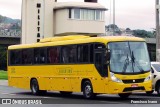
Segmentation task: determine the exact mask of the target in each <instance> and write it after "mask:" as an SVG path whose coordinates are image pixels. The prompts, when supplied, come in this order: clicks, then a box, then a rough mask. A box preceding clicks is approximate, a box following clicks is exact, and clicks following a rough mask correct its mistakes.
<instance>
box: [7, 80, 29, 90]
mask: <svg viewBox="0 0 160 107" xmlns="http://www.w3.org/2000/svg"><path fill="white" fill-rule="evenodd" d="M8 85H9V86H12V87H16V88H23V89H30V85H29V79H28V78H25V77H24V78H22V77H10V78H9V79H8Z"/></svg>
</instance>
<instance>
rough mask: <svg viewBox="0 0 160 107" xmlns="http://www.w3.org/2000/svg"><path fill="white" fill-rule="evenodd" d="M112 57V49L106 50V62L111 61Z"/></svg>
mask: <svg viewBox="0 0 160 107" xmlns="http://www.w3.org/2000/svg"><path fill="white" fill-rule="evenodd" d="M110 57H111V51H110V49H106V60H107V62H108V61H109V60H110Z"/></svg>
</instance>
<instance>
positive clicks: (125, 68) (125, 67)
mask: <svg viewBox="0 0 160 107" xmlns="http://www.w3.org/2000/svg"><path fill="white" fill-rule="evenodd" d="M128 65H129V58H128V54H127V58H126V59H125V62H124V66H123V70H122V72H123V73H125V72H126V70H127V67H128Z"/></svg>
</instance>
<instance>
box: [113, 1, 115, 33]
mask: <svg viewBox="0 0 160 107" xmlns="http://www.w3.org/2000/svg"><path fill="white" fill-rule="evenodd" d="M113 36H115V0H113Z"/></svg>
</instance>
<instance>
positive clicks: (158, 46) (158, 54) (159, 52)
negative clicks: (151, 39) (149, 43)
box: [155, 0, 160, 61]
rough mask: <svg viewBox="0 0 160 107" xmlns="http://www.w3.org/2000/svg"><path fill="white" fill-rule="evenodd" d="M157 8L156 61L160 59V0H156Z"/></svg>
mask: <svg viewBox="0 0 160 107" xmlns="http://www.w3.org/2000/svg"><path fill="white" fill-rule="evenodd" d="M155 8H156V9H155V10H156V61H160V58H159V57H160V43H159V39H160V35H159V9H160V5H159V0H155Z"/></svg>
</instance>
